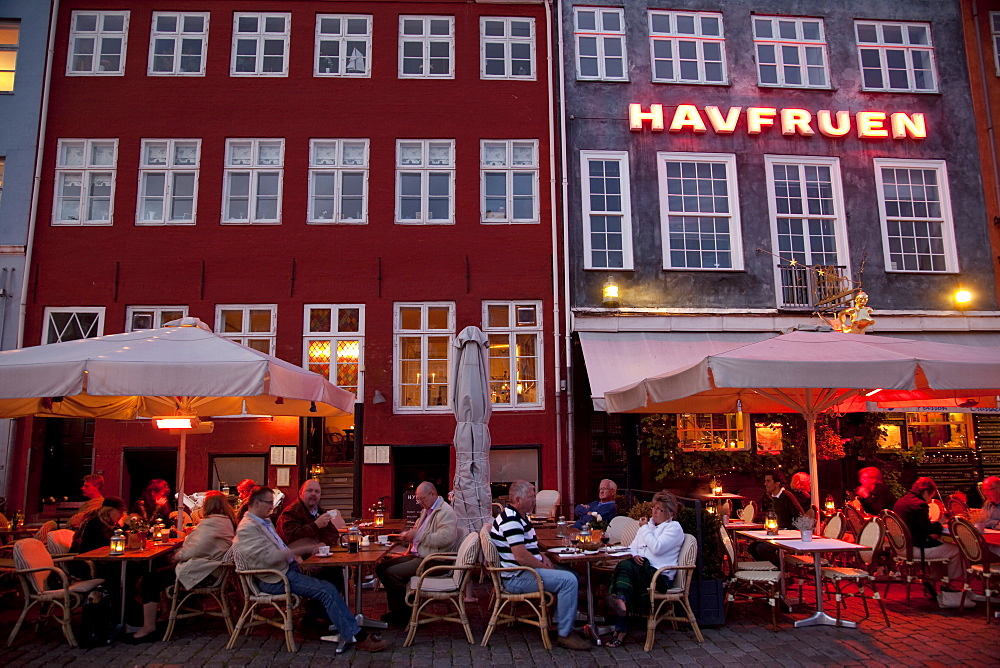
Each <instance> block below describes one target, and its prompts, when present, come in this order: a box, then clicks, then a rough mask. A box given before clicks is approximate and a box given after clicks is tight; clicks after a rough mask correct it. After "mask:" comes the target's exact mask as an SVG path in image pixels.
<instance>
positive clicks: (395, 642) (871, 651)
mask: <svg viewBox="0 0 1000 668" xmlns="http://www.w3.org/2000/svg"><path fill="white" fill-rule="evenodd" d="M476 593H477V595H478V597H479V601H478V602H477V603H473V604H470V615H471V617H472V624H473V633H474V635H475V637H476V639H477V642H478V640H479V639H481V638H482V635H483V631H484V630H485V627H486V622H487V621H488V619H489V607H488V606H489V591H488V589H487V588H486V586H485V585H481V586H477V587H476ZM912 594H913V598H912V602H911V604H910V605H907V604H906V602H905V598H904V596H903V587H901V586H897V585H894V586H893V591H892V592H891V593H890V600H889V602H888V605H887V607H888V609H889V619H890V622H891V624H892V626H891V627H890V628H888V629H887V628H886V627H885V625H884V624H883V623H882V621H881V615H880V614H879V613H878V611H877V609H873V610H872V612H873V616H872V618H871V619H869V620H867V621H863V622H862V623H861V625H860V627H859V628H858V629H844V628H831V627H811V628H804V629H795V628H793V627H792V622H793V621H794V620H795V619H799V618H802V617H803V616H804V612H803V611H801V610H800V611H797V612H793V613H791V614H787V615H782V616H781V617H780V618H779V623H780V626H781V628H780V630H779V631H778V632H777V633H774V632H772V631H771V630H770V613H769V609H768V607H767V606H766V605H765V604H756V603H754V604H738V605H737V606H735V607H734V608H733V610H732V614H731V615H730V618H729V620H728V622H727V624H726V625H725V626H723V627H720V628H706V629H704V634H705V642H704V643H703V644H698V643H697V642H695V640H694V636H693V635H692V634H691V633H690V631H687V630H684V629H681V630H678V631H674V630H672V629H671V628H670V625H669V624H663V625H662V626H661V627H660V630H659V632H658V633H657V644H656V647H654V649H653V651H652V652H650V653H648V654H647V653H646V652H644V651H643V650H642V645H643V638H644V634H645V629H639V628H635V629H634V631H633V633H632V637H631V638H629V640H628V642H627V643H626V644H625V645H624V646H623V647H621V648H618V649H614V650H611V649H607V648H605V647H594V648H593V649H592V650H591V651H589V652H570V651H567V650H564V649H559V648H556V649H554V650H553V651H552V652H546V651H545V650H544V649H543V648H542V645H541V642H540V639H539V636H538V631H537V630H536V629H534V628H531V627H528V626H515V627H505V628H500V629H498V631H497V632H496V633H495V634H494V636H493V638H491V639H490V645H489V647H480V646H479V645H478V644H477V645H474V646H470V645H469V644H468V642H467V641H466V640H465V635H464V633H463V632H462V629H461V627H460V626H459V625H457V624H448V623H438V624H435V625H429V626H425V627H422V628H421V629H420V630H419V631H418V633H417V637H416V642H415V644H414V645H413V646H412V647H407V648H404V647H403V646H402V644H403V640H404V639H405V637H406V634H405V632H404V631H394V630H391V631H388V632H385V635H386V637H387V638H389V639H390V641H391V643H392V644H391V646H390V648H389V650H387V651H385V652H382V653H379V654H366V653H364V652H355V651H348V652H346V653H344V654H342V655H339V656H338V655H336V654H335V653H334V647H333V645H331V644H329V643H324V642H322V641H320V640H319V637H318V636H319V635H320V631H319V630H315V629H312V628H308V627H307V628H305V630H304V631H303V632H302V633H299V634H297V638H298V640H299V641H300V649H299V651H298V653H296V654H289V653H288V652H286V651H285V648H284V640H283V636H282V634H281V632H280V631H278V630H277V629H273V628H270V627H258V628H256V629H254V630H252V631H251V634H250V636H249V637H244V638H241V639H240V640H239V642H238V643H237V645H236V648H235V649H233V650H226V649H225V646H226V643H227V642H228V636H227V635H226V633H225V628H224V626H223V623H222V620H220V619H216V618H196V619H194V620H182V621H181V622H178V626H177V629H176V631H175V634H174V639H173V640H171V641H170V642H169V643H164V642H157V643H151V644H146V645H136V646H131V645H126V644H124V643H117V644H114V645H111V646H109V647H105V648H101V649H91V650H81V649H72V648H70V647H69V646H68V645H67V644H66V642H65V641H64V640H63V637H62V633H61V632H60V630H59V628H58V626H57V625H55V624H48V625H46V626H44V627H43V628H42V630H41V633H40V634H39V635H38V636H37V637H36V636H35V635H34V624H29V625H26V626H25V627H24V628H22V630H21V633H20V634H19V636H18V638H17V641H16V646H15V647H13V648H10V649H8V648H6V647H2V648H0V665H3V666H64V665H73V666H89V665H115V666H261V667H271V666H284V665H292V664H295V665H309V664H312V665H326V664H329V663H333V662H342V663H345V664H346V663H349V664H351V665H357V666H368V665H372V666H375V665H378V666H385V665H389V664H391V665H394V666H417V667H422V666H426V667H428V668H429V667H430V666H434V668H438V667H440V666H473V665H476V666H480V667H481V666H486V665H490V666H533V665H551V664H557V665H558V666H560V668H569V667H570V666H606V665H622V666H640V665H642V666H661V665H662V666H675V665H697V666H720V665H744V666H745V665H756V664H764V663H767V664H771V665H772V666H775V665H779V666H859V667H860V666H864V667H865V668H871V667H873V666H941V667H942V668H943V667H945V666H947V667H951V666H1000V620H993V623H992V624H990V625H989V626H987V625H986V623H985V621H986V620H985V613H984V610H983V605H982V604H979V605H978V606H977V608H976V609H974V610H969V611H966V612H964V613H962V614H959V613H957V611H954V610H940V609H938V608H937V605H936V604H935V603H933V602H932V601H931V600H930V599H929V598H927V596H926V595H925V594H924V593H923V592H922V591H921V590H920V588H918V587H914V588H913V592H912ZM806 598H807V600H811V595H810V592H809V591H807V592H806ZM364 599H365V604H364V605H365V612H366V613H368V614H369V615H376V616H377V615H378V614H380V613H381V612H384V610H385V595H384V593H383V592H381V591H378V592H375V591H368V590H366V591H365V592H364ZM850 605H851V609H850V612H849V614H848V615H847V616H846V618H847V619H853V620H858V619H859V618H860V617H861V612H860V611H861V607H860V604H859V603H857V602H855V601H851V602H850ZM20 609H21V601H20V598H19V597H14V596H10V595H8V596H5V597H4V598H2V599H0V641H2V642H3V643H4V644H5V643H6V639H7V635H8V634H9V633H10V630H11V628H13V623H14V621H16V618H17V615H18V614H19V612H20Z"/></svg>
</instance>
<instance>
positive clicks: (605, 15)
mask: <svg viewBox="0 0 1000 668" xmlns="http://www.w3.org/2000/svg"><path fill="white" fill-rule="evenodd" d="M573 35H574V37H575V38H576V78H577V79H587V80H593V81H627V80H628V73H627V71H626V67H625V10H624V9H615V8H598V7H575V8H574V9H573Z"/></svg>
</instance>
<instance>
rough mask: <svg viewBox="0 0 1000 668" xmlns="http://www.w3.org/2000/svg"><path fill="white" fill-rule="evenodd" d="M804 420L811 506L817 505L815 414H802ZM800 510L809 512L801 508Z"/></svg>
mask: <svg viewBox="0 0 1000 668" xmlns="http://www.w3.org/2000/svg"><path fill="white" fill-rule="evenodd" d="M804 415H805V418H806V438H807V442H808V445H809V484H810V490H809V491H810V494H811V495H812V497H811V498H812V504H813V505H814V506H818V505H819V462H818V461H817V459H818V457H817V455H816V413H815V412H813V411H808V412H806V413H804ZM802 510H809V509H808V508H803V509H802Z"/></svg>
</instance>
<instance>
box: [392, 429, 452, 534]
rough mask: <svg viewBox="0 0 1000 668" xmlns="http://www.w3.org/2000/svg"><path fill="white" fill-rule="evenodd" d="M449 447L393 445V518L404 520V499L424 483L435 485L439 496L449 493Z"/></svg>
mask: <svg viewBox="0 0 1000 668" xmlns="http://www.w3.org/2000/svg"><path fill="white" fill-rule="evenodd" d="M451 448H452V446H450V445H396V446H393V448H392V460H393V464H394V466H393V486H392V488H393V489H394V490H398V491H397V492H396V494H395V496H394V497H393V499H392V509H393V514H392V516H393V517H406V514H405V512H404V510H405V509H404V499H405V498H406V497H412V496H413V492H414V491H415V490H416V487H417V485H419V484H420V483H421V482H423V481H424V480H430V481H431V482H432V483H434V485H435V486H436V487H437V490H438V494H440V495H441V496H447V494H448V492H449V491H450V490H451ZM410 510H411V511H412V508H411V509H410Z"/></svg>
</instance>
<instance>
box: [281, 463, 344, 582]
mask: <svg viewBox="0 0 1000 668" xmlns="http://www.w3.org/2000/svg"><path fill="white" fill-rule="evenodd" d="M322 496H323V489H322V488H321V487H320V485H319V482H317V481H316V480H306V481H305V482H304V483H302V487H300V488H299V498H298V499H297V500H296V501H295V502H294V503H292V504H291V505H289V506H287V507H286V508H285V510H284V511H283V512H282V513H281V516H280V517H279V518H278V535H279V536H281V540H283V541H285V544H287V545H288V546H289V547H291V548H292V549H297V548H300V547H316V546H317V545H330V546H337V545H340V532H341V531H346V530H347V524H346V523H345V522H344V518H343V517H342V516H341V514H340V513H339V512H337V511H333V513H331V512H328V511H327V510H326V509H325V508H322V507H320V505H319V500H320V497H322ZM334 513H336V514H334ZM331 515H332V516H331ZM313 574H314V575H315V576H316V577H318V578H319V579H321V580H327V581H329V582H332V583H333V584H334V585H336V587H337V589H339V590H340V591H344V573H343V569H341V568H338V567H335V566H334V567H329V568H320V569H316V570H315V571H313Z"/></svg>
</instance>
